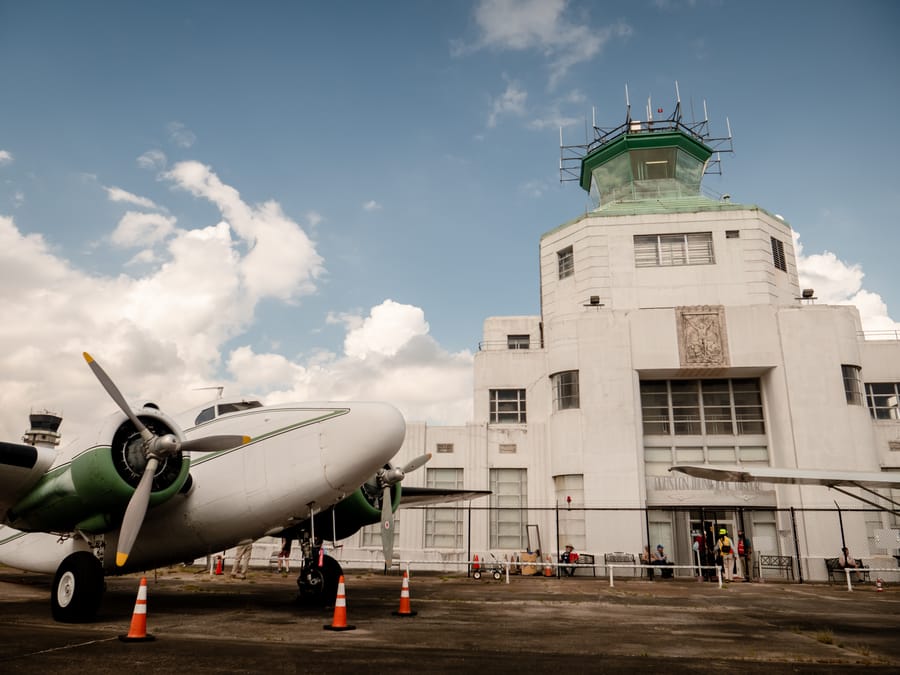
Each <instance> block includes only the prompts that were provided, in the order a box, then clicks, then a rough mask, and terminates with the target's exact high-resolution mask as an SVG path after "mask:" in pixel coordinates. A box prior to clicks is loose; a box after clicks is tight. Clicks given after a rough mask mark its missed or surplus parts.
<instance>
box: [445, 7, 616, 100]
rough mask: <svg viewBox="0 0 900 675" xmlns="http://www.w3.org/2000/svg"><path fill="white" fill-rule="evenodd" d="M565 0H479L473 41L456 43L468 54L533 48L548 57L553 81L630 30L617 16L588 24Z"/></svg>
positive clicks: (459, 51) (553, 82) (556, 80)
mask: <svg viewBox="0 0 900 675" xmlns="http://www.w3.org/2000/svg"><path fill="white" fill-rule="evenodd" d="M568 10H569V3H568V2H567V0H481V2H479V3H478V5H477V6H476V8H475V22H476V24H477V26H478V28H479V30H480V35H479V38H478V40H477V41H476V42H475V43H474V44H472V45H466V46H462V47H458V48H457V50H456V51H457V53H460V54H461V53H466V52H471V51H475V50H478V49H482V48H493V49H507V50H514V51H522V50H529V49H530V50H535V51H538V52H540V53H541V54H543V55H544V56H545V57H546V58H547V60H548V67H549V70H550V85H551V87H552V86H554V85H555V84H556V83H557V82H558V81H559V80H560V79H561V78H562V77H563V76H565V74H566V73H567V72H568V70H569V68H571V67H572V66H574V65H577V64H579V63H583V62H586V61H590V60H591V59H592V58H594V57H595V56H596V55H597V54H599V53H600V51H601V50H602V49H603V46H604V45H605V44H606V43H607V42H608V41H609V40H611V39H613V38H616V37H620V38H625V37H628V36H630V35H631V33H632V29H631V27H630V26H629V25H628V24H626V23H624V22H622V21H618V22H615V23H613V24H610V25H606V26H595V25H590V24H589V23H588V22H587V20H586V19H585V17H583V16H580V17H572V16H571V12H569V11H568Z"/></svg>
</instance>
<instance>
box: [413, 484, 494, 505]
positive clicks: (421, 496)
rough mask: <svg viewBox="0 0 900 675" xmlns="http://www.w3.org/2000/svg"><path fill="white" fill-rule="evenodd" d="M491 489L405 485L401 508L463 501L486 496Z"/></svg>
mask: <svg viewBox="0 0 900 675" xmlns="http://www.w3.org/2000/svg"><path fill="white" fill-rule="evenodd" d="M489 494H491V491H490V490H452V489H443V488H425V487H405V488H403V498H402V500H401V501H400V508H403V507H409V506H426V505H428V504H446V503H448V502H462V501H466V500H469V499H477V498H478V497H486V496H487V495H489Z"/></svg>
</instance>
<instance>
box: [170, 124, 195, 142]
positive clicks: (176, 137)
mask: <svg viewBox="0 0 900 675" xmlns="http://www.w3.org/2000/svg"><path fill="white" fill-rule="evenodd" d="M166 131H167V132H168V133H169V140H170V141H172V143H174V144H175V145H177V146H178V147H179V148H190V147H191V146H192V145H194V143H196V142H197V136H196V134H194V132H193V131H191V130H190V129H188V128H187V127H186V126H185V125H184V124H182V123H181V122H169V124H168V125H167V126H166Z"/></svg>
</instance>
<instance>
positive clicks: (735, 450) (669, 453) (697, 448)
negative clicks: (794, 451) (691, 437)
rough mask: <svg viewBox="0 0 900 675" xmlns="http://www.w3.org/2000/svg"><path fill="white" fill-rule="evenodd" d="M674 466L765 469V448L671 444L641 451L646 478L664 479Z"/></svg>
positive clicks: (754, 446) (767, 454)
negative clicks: (719, 465) (725, 466)
mask: <svg viewBox="0 0 900 675" xmlns="http://www.w3.org/2000/svg"><path fill="white" fill-rule="evenodd" d="M673 453H674V455H673ZM678 464H723V465H729V466H733V465H735V464H739V465H740V466H747V467H750V466H769V449H768V448H767V447H766V446H764V445H685V446H681V445H675V446H664V447H659V446H646V447H645V448H644V474H645V475H647V476H668V475H670V474H669V468H670V467H672V466H674V465H678Z"/></svg>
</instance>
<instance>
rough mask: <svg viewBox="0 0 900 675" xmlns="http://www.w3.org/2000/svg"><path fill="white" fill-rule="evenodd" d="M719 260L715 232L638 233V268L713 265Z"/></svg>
mask: <svg viewBox="0 0 900 675" xmlns="http://www.w3.org/2000/svg"><path fill="white" fill-rule="evenodd" d="M715 261H716V260H715V257H714V256H713V243H712V232H688V233H683V234H636V235H635V236H634V265H635V267H673V266H675V265H711V264H713V263H714V262H715Z"/></svg>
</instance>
